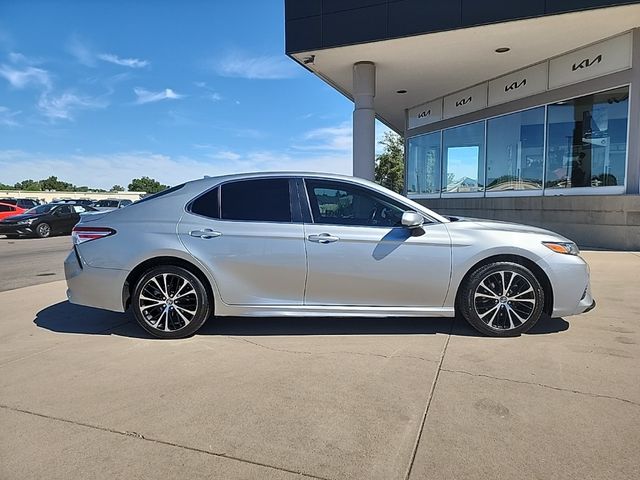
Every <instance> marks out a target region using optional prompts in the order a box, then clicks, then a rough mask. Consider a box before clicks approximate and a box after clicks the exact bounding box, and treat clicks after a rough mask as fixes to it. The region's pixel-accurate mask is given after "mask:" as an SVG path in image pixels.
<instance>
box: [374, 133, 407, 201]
mask: <svg viewBox="0 0 640 480" xmlns="http://www.w3.org/2000/svg"><path fill="white" fill-rule="evenodd" d="M380 145H383V146H384V150H383V151H382V153H381V154H380V155H378V156H377V157H376V170H375V180H376V182H377V183H379V184H380V185H382V186H383V187H386V188H388V189H390V190H393V191H394V192H398V193H402V190H403V189H404V140H403V139H402V137H401V136H400V135H397V134H395V133H393V132H386V133H385V134H384V137H383V138H382V140H381V141H380Z"/></svg>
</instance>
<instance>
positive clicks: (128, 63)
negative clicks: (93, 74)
mask: <svg viewBox="0 0 640 480" xmlns="http://www.w3.org/2000/svg"><path fill="white" fill-rule="evenodd" d="M67 50H68V51H69V53H70V54H71V55H73V57H75V59H76V60H77V61H78V62H79V63H81V64H82V65H85V66H87V67H95V66H96V64H97V63H98V62H97V61H98V60H102V61H103V62H108V63H113V64H115V65H120V66H121V67H129V68H144V67H146V66H148V65H149V64H150V62H149V61H148V60H140V59H139V58H122V57H119V56H118V55H115V54H113V53H98V52H96V51H95V50H94V49H93V48H92V47H91V45H90V44H89V42H87V41H86V40H84V39H82V38H80V37H79V36H78V35H72V36H71V38H70V40H69V42H68V44H67Z"/></svg>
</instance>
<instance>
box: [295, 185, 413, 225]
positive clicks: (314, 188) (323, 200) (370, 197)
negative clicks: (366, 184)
mask: <svg viewBox="0 0 640 480" xmlns="http://www.w3.org/2000/svg"><path fill="white" fill-rule="evenodd" d="M305 182H306V186H307V192H308V194H309V201H310V203H311V211H312V213H313V221H314V222H315V223H323V224H331V225H359V226H371V227H398V226H401V225H402V223H401V220H402V214H403V213H404V212H405V211H406V210H407V208H406V207H405V206H404V205H402V204H400V203H399V202H396V201H395V200H393V199H391V198H388V197H386V196H385V195H382V194H380V193H377V192H374V191H372V190H368V189H366V188H363V187H360V186H357V185H351V184H347V183H343V182H333V181H329V180H306V181H305Z"/></svg>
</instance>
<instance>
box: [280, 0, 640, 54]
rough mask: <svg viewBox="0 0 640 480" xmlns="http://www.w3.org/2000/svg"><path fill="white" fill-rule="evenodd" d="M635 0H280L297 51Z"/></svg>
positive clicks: (291, 45) (289, 49) (288, 38)
mask: <svg viewBox="0 0 640 480" xmlns="http://www.w3.org/2000/svg"><path fill="white" fill-rule="evenodd" d="M633 3H640V1H638V0H634V1H629V0H626V1H625V0H517V1H516V0H285V19H286V50H287V53H289V54H291V53H296V52H302V51H307V50H317V49H321V48H330V47H337V46H343V45H351V44H356V43H365V42H373V41H378V40H387V39H391V38H398V37H406V36H410V35H418V34H425V33H433V32H439V31H444V30H455V29H458V28H466V27H473V26H478V25H485V24H490V23H498V22H506V21H511V20H518V19H523V18H532V17H541V16H545V15H555V14H559V13H567V12H573V11H579V10H587V9H592V8H602V7H610V6H615V5H626V4H633Z"/></svg>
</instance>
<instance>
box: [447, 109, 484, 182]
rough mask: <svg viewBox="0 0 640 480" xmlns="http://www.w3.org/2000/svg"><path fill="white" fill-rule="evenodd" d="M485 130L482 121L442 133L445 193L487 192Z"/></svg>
mask: <svg viewBox="0 0 640 480" xmlns="http://www.w3.org/2000/svg"><path fill="white" fill-rule="evenodd" d="M484 127H485V122H484V121H481V122H476V123H471V124H469V125H463V126H461V127H454V128H450V129H448V130H445V131H444V132H443V136H442V152H443V158H444V162H443V166H444V168H443V176H442V185H443V188H442V191H443V192H444V193H469V192H481V191H482V190H484Z"/></svg>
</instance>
